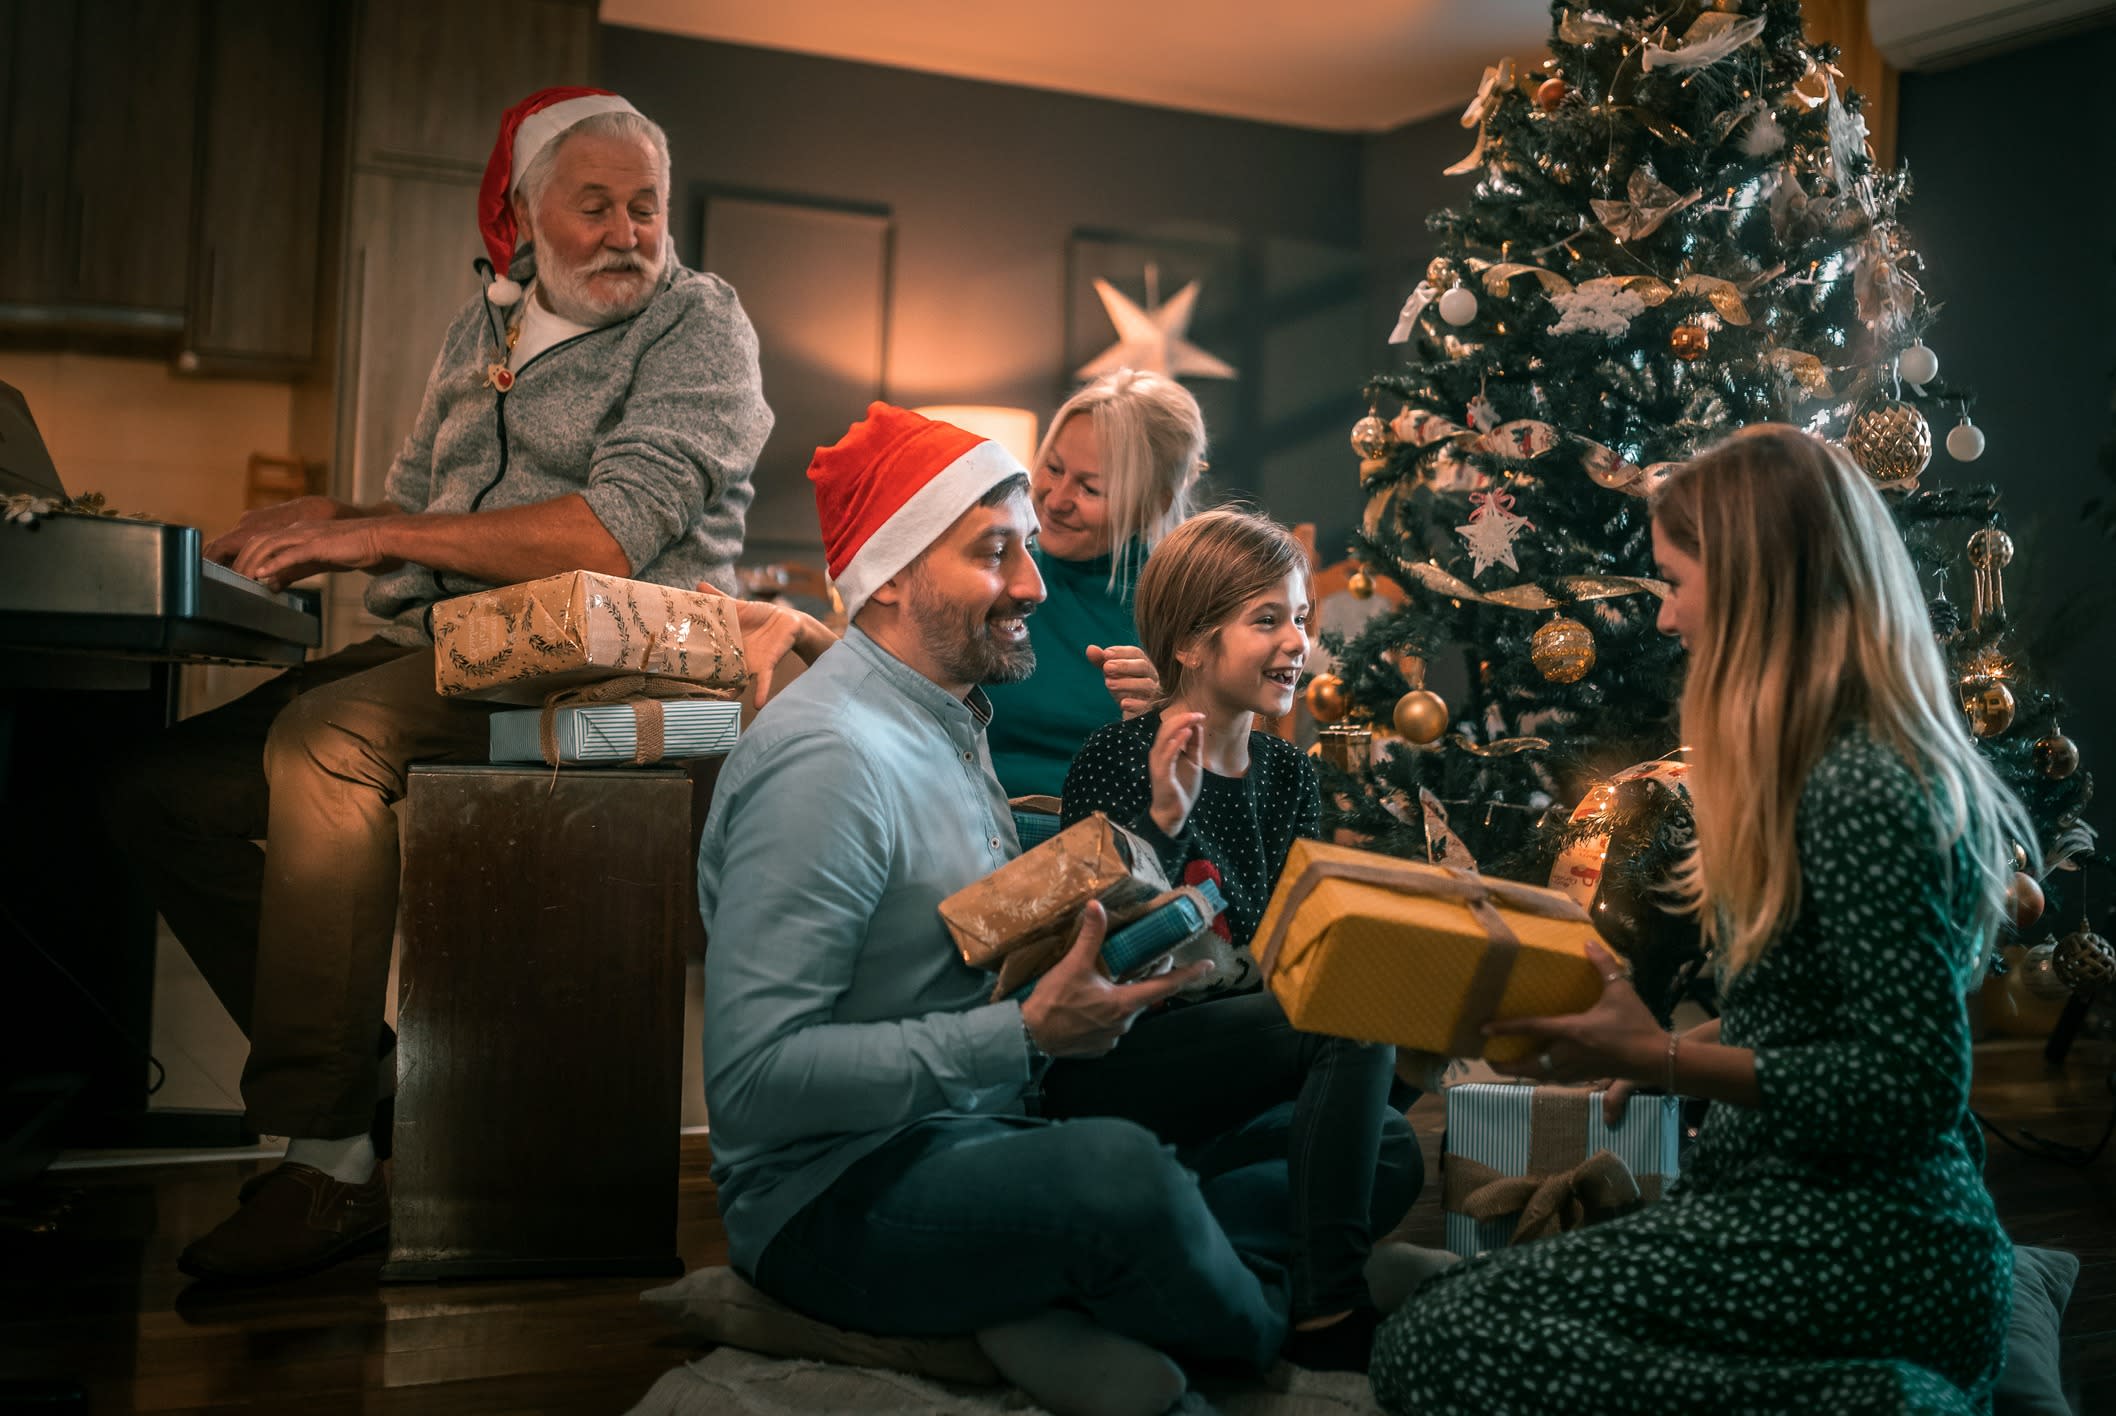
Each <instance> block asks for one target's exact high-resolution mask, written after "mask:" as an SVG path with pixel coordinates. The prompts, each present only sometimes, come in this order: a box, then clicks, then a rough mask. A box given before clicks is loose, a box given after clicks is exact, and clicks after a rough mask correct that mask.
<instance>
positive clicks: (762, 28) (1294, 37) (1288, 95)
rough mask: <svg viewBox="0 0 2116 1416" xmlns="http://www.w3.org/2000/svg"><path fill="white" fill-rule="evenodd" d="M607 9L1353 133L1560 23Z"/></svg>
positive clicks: (871, 2) (1394, 10) (950, 8)
mask: <svg viewBox="0 0 2116 1416" xmlns="http://www.w3.org/2000/svg"><path fill="white" fill-rule="evenodd" d="M602 17H603V19H604V20H606V21H607V22H609V23H611V24H619V25H634V26H637V27H639V28H642V29H652V30H662V31H665V32H667V33H670V34H684V35H693V36H697V37H699V38H703V39H717V40H723V41H726V42H728V43H731V44H750V45H758V46H761V47H763V48H767V49H790V50H795V51H797V52H800V53H803V54H821V55H827V56H829V57H831V58H835V59H855V60H860V61H863V62H866V63H870V64H886V65H890V66H892V67H896V68H902V69H920V70H924V71H927V72H929V73H936V74H952V75H955V76H957V77H959V78H968V79H985V80H989V81H991V82H994V83H1004V84H1021V85H1026V86H1028V87H1031V88H1046V89H1057V90H1060V91H1062V92H1065V93H1079V94H1089V95H1093V96H1095V97H1098V98H1113V99H1121V100H1123V101H1125V102H1128V103H1149V104H1157V105H1159V106H1162V107H1166V108H1184V109H1191V110H1194V111H1197V112H1201V113H1214V114H1220V115H1223V116H1228V117H1236V118H1254V119H1258V120H1261V121H1263V122H1268V123H1289V124H1294V125H1297V126H1300V127H1309V128H1330V129H1338V130H1345V131H1355V132H1371V131H1378V130H1383V129H1388V128H1393V127H1395V126H1397V125H1398V124H1400V123H1406V122H1409V121H1410V120H1412V119H1414V118H1423V117H1427V116H1429V115H1431V114H1434V113H1440V112H1444V111H1446V110H1448V109H1451V108H1460V107H1461V106H1462V105H1463V104H1464V103H1466V102H1467V101H1468V99H1469V96H1470V95H1471V94H1473V93H1474V92H1476V88H1477V80H1478V77H1479V75H1481V74H1482V73H1483V71H1484V66H1485V65H1486V64H1488V63H1490V62H1492V61H1493V60H1494V59H1496V58H1498V57H1499V56H1500V55H1502V54H1514V55H1517V56H1520V57H1523V58H1527V57H1534V56H1540V55H1541V54H1542V52H1543V45H1544V40H1545V38H1546V37H1547V35H1548V34H1549V29H1550V6H1549V4H1548V3H1547V0H1306V3H1303V0H603V3H602ZM787 101H788V102H789V103H798V102H800V95H799V94H788V95H787Z"/></svg>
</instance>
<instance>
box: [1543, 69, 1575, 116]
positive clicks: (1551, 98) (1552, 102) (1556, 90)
mask: <svg viewBox="0 0 2116 1416" xmlns="http://www.w3.org/2000/svg"><path fill="white" fill-rule="evenodd" d="M1571 92H1572V85H1570V84H1568V83H1566V82H1565V81H1564V80H1563V79H1561V78H1558V77H1557V76H1556V75H1552V76H1551V77H1550V78H1547V79H1545V80H1543V82H1542V83H1540V84H1537V85H1536V107H1538V108H1540V109H1542V110H1543V111H1544V112H1545V113H1555V112H1557V109H1558V105H1559V104H1561V103H1563V102H1564V101H1565V95H1566V94H1568V93H1571Z"/></svg>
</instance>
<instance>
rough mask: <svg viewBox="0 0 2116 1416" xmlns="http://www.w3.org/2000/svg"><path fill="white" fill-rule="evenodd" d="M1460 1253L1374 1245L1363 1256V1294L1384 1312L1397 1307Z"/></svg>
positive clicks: (1391, 1310)
mask: <svg viewBox="0 0 2116 1416" xmlns="http://www.w3.org/2000/svg"><path fill="white" fill-rule="evenodd" d="M1461 1261H1462V1256H1461V1255H1459V1254H1451V1253H1449V1252H1448V1251H1447V1250H1445V1249H1421V1248H1419V1247H1418V1246H1417V1245H1416V1244H1404V1243H1400V1242H1390V1243H1385V1244H1376V1245H1375V1246H1374V1252H1373V1253H1371V1254H1369V1255H1368V1256H1367V1268H1366V1277H1367V1293H1368V1296H1369V1297H1371V1298H1373V1300H1374V1306H1375V1307H1376V1308H1378V1309H1380V1310H1381V1311H1382V1312H1384V1313H1393V1312H1395V1311H1396V1310H1397V1309H1398V1308H1401V1307H1402V1306H1403V1305H1404V1303H1405V1301H1406V1300H1408V1299H1409V1298H1410V1296H1411V1295H1412V1294H1413V1293H1415V1292H1417V1291H1418V1286H1419V1285H1420V1284H1422V1283H1424V1282H1425V1281H1426V1280H1427V1279H1429V1278H1431V1277H1432V1276H1433V1275H1434V1274H1436V1273H1438V1272H1440V1270H1442V1269H1444V1268H1446V1267H1447V1266H1448V1265H1449V1264H1455V1263H1460V1262H1461Z"/></svg>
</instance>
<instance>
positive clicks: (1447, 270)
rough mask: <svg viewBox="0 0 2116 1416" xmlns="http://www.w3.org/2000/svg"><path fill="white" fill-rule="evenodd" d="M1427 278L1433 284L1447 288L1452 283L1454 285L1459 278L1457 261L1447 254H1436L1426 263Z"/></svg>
mask: <svg viewBox="0 0 2116 1416" xmlns="http://www.w3.org/2000/svg"><path fill="white" fill-rule="evenodd" d="M1425 278H1426V280H1427V281H1428V282H1430V283H1431V284H1433V285H1436V286H1438V287H1439V288H1440V289H1442V290H1445V289H1447V288H1448V287H1449V286H1450V285H1453V284H1454V283H1455V281H1456V279H1457V278H1458V277H1457V276H1456V274H1455V263H1454V262H1453V261H1451V260H1449V259H1447V257H1445V256H1435V257H1433V259H1432V260H1431V261H1430V262H1428V263H1427V264H1426V267H1425Z"/></svg>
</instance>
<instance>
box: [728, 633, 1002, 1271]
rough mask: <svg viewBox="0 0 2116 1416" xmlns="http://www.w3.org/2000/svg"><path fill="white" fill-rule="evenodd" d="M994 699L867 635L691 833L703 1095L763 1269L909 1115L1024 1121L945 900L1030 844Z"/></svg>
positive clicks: (793, 707) (735, 1222) (805, 681)
mask: <svg viewBox="0 0 2116 1416" xmlns="http://www.w3.org/2000/svg"><path fill="white" fill-rule="evenodd" d="M990 716H991V713H990V709H989V708H988V707H987V705H986V703H985V700H984V694H983V693H982V692H980V691H978V690H972V691H971V694H970V698H969V701H968V702H967V703H965V702H964V701H963V700H962V699H959V698H957V697H955V696H954V695H953V694H950V693H948V692H947V691H945V690H944V689H942V688H941V687H940V686H939V685H937V684H935V683H934V682H933V681H932V680H930V679H928V678H926V677H925V676H924V675H923V674H920V673H918V672H917V671H916V670H914V669H912V668H910V667H908V666H907V665H905V664H904V663H903V662H902V661H900V660H899V659H897V658H896V657H895V656H894V655H892V654H890V653H889V652H888V651H887V650H885V649H883V648H882V647H881V645H879V644H877V643H876V642H875V641H874V640H873V639H871V638H869V637H868V636H867V635H866V634H863V633H862V632H861V631H859V630H858V629H853V630H850V631H848V632H847V633H846V636H845V638H844V639H843V640H841V641H840V642H839V643H838V644H836V645H834V646H833V647H832V648H831V649H829V650H828V651H827V652H826V653H824V654H823V655H822V657H821V658H819V659H817V660H816V662H815V664H814V666H813V667H811V668H810V669H809V670H808V671H807V672H806V673H804V674H802V675H801V676H800V678H799V679H797V680H795V681H794V683H793V684H791V685H790V686H789V687H788V688H787V689H786V691H785V692H783V693H781V694H780V695H779V696H778V697H776V698H774V699H773V700H772V702H771V703H770V705H769V706H767V707H766V708H765V709H764V711H763V712H761V713H759V714H758V715H757V719H756V722H755V723H754V724H752V725H751V727H750V729H749V731H748V732H747V733H745V734H744V736H743V738H742V740H741V742H740V743H739V744H738V745H737V746H736V748H735V750H734V752H733V753H732V754H731V755H730V756H729V757H728V760H727V764H726V766H725V767H724V768H723V769H722V771H721V773H720V778H719V781H718V782H717V783H716V784H715V786H714V788H713V808H712V813H711V815H710V816H708V817H707V819H706V823H705V834H704V836H703V838H702V839H701V840H700V841H699V845H698V907H699V910H700V913H701V914H702V915H703V917H704V920H705V930H706V939H707V944H706V951H705V1097H706V1109H707V1112H708V1114H709V1116H710V1120H711V1124H712V1137H713V1180H714V1183H715V1184H716V1185H717V1186H718V1187H719V1198H720V1214H721V1218H722V1219H723V1220H724V1221H725V1223H726V1225H727V1237H728V1253H729V1257H730V1258H731V1260H732V1261H733V1263H734V1264H735V1266H736V1267H737V1268H740V1269H741V1270H743V1271H744V1272H745V1273H751V1274H754V1273H755V1272H756V1264H757V1260H758V1258H759V1256H761V1255H762V1254H763V1252H764V1248H765V1245H767V1244H768V1243H770V1242H771V1239H772V1236H773V1235H775V1234H777V1233H778V1232H779V1229H780V1227H781V1226H782V1225H784V1224H785V1223H786V1221H787V1220H788V1219H790V1218H792V1217H793V1215H794V1214H795V1213H797V1212H798V1211H799V1210H800V1209H801V1208H802V1206H804V1205H806V1204H807V1203H808V1202H809V1201H810V1200H813V1199H814V1198H815V1197H816V1196H818V1195H820V1194H822V1193H823V1191H824V1190H826V1189H827V1188H829V1186H830V1183H831V1182H832V1181H833V1180H835V1179H836V1178H837V1177H838V1176H839V1175H841V1174H843V1173H844V1172H845V1170H846V1169H847V1168H848V1167H849V1166H851V1165H852V1163H853V1162H854V1161H856V1160H858V1159H859V1158H860V1157H862V1156H864V1155H866V1154H868V1153H869V1152H871V1151H873V1150H874V1149H875V1148H876V1147H878V1146H880V1145H881V1144H882V1143H883V1142H884V1141H886V1140H888V1139H889V1138H890V1137H891V1136H894V1135H896V1134H897V1133H898V1132H900V1131H901V1130H903V1128H904V1127H905V1126H907V1125H909V1124H910V1123H911V1122H913V1121H917V1120H919V1119H921V1118H923V1117H926V1116H931V1115H935V1114H937V1113H943V1112H953V1113H957V1114H967V1115H979V1116H985V1115H993V1114H1003V1113H1014V1114H1019V1113H1020V1112H1021V1111H1022V1096H1023V1093H1024V1092H1025V1091H1026V1089H1027V1086H1028V1080H1029V1061H1028V1053H1027V1048H1026V1046H1025V1044H1024V1040H1023V1036H1022V1029H1021V1008H1020V1005H1019V1004H1015V1003H988V1002H986V1001H985V1000H986V999H987V998H989V997H990V996H991V991H992V975H990V974H988V973H985V972H983V971H981V970H978V969H973V968H971V967H969V966H968V965H967V964H965V963H963V961H962V956H961V955H960V954H959V953H957V952H956V949H955V945H954V942H953V940H951V939H950V938H949V935H948V932H947V929H946V927H945V926H944V925H943V924H942V923H941V920H940V915H939V912H938V907H939V905H940V902H941V900H942V899H943V898H945V897H946V896H948V895H952V894H953V893H955V892H956V891H957V890H959V889H961V888H962V887H963V886H965V885H967V884H969V883H970V882H971V881H973V880H977V879H980V878H981V877H983V876H985V875H987V874H989V873H991V872H992V871H993V870H995V869H997V868H998V867H999V866H1000V865H1002V864H1004V863H1005V862H1006V861H1008V860H1010V859H1012V858H1013V857H1014V856H1015V855H1016V854H1017V853H1018V852H1019V850H1020V847H1019V845H1018V843H1017V841H1016V838H1015V835H1014V821H1013V816H1012V815H1011V813H1010V812H1009V811H1008V809H1007V802H1006V796H1005V794H1004V793H1003V792H1002V791H1001V789H1000V786H999V783H998V781H997V779H995V778H994V777H993V775H992V769H991V762H990V758H989V756H988V754H987V752H986V750H985V734H984V728H985V723H986V722H987V721H988V720H989V719H990Z"/></svg>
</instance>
